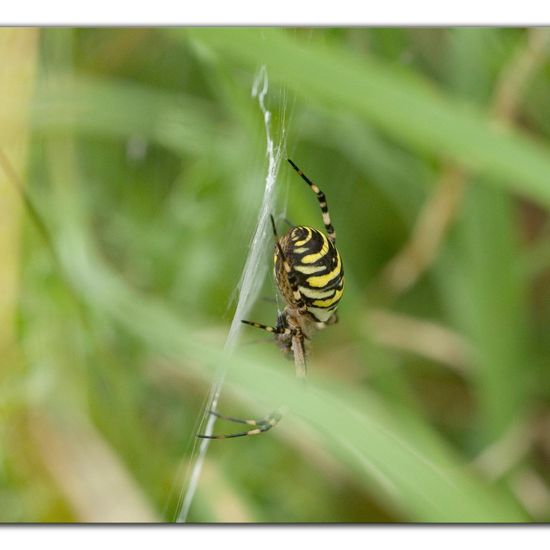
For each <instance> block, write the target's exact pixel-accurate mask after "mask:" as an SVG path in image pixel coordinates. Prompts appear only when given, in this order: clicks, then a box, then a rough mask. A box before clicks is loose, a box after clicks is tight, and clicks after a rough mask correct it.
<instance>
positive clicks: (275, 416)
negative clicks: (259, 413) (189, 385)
mask: <svg viewBox="0 0 550 550" xmlns="http://www.w3.org/2000/svg"><path fill="white" fill-rule="evenodd" d="M210 414H213V415H214V416H216V417H217V418H221V419H223V420H229V421H230V422H237V423H239V424H248V425H249V426H254V428H252V429H251V430H246V431H244V432H235V433H230V434H214V435H205V434H197V437H199V438H200V439H230V438H233V437H245V436H247V435H259V434H262V433H264V432H267V431H268V430H271V428H273V427H275V426H276V425H277V424H278V423H279V421H280V420H281V418H282V417H283V415H282V413H281V412H280V411H274V412H272V413H271V414H268V415H267V416H266V417H264V418H261V419H258V420H255V419H250V420H245V419H241V418H235V417H233V416H225V415H223V414H220V413H218V412H215V411H210Z"/></svg>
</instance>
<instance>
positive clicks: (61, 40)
mask: <svg viewBox="0 0 550 550" xmlns="http://www.w3.org/2000/svg"><path fill="white" fill-rule="evenodd" d="M549 33H550V31H548V30H546V29H512V28H507V29H497V28H485V29H482V28H475V29H473V28H472V29H470V28H457V29H442V28H439V29H420V28H406V29H397V28H395V29H384V28H377V29H352V28H346V29H313V30H312V29H286V30H285V29H223V28H217V29H207V28H194V29H147V28H139V29H138V28H135V29H114V28H110V29H107V28H106V29H93V28H88V29H68V28H66V29H53V28H52V29H43V30H39V29H3V30H0V44H2V48H1V49H0V55H1V56H2V64H1V66H2V68H1V69H0V81H1V82H2V87H1V89H2V94H3V98H2V102H0V103H1V106H0V119H1V121H2V125H1V128H2V129H1V130H0V201H1V204H0V208H1V211H2V217H1V222H0V223H1V224H2V231H1V234H0V254H1V257H0V285H1V288H0V298H1V301H0V304H1V308H2V309H1V311H0V314H1V319H2V323H1V325H0V358H1V359H2V362H1V363H2V367H1V369H0V376H1V385H0V411H1V414H0V434H1V438H0V521H3V522H71V521H84V522H86V521H129V522H131V521H172V520H173V519H174V517H175V516H176V515H177V509H178V505H179V497H180V492H181V491H182V490H185V488H186V487H185V483H186V477H185V472H186V471H188V467H189V464H190V463H192V461H193V460H194V459H195V457H196V454H195V452H194V449H195V448H196V439H195V433H196V431H197V429H198V427H199V421H200V419H201V417H202V415H203V412H204V411H203V408H204V403H205V399H206V396H207V395H208V392H209V388H210V385H211V384H212V381H213V380H214V378H215V372H216V371H217V369H219V368H220V367H226V368H227V373H228V374H227V381H226V384H225V386H224V392H223V394H222V401H221V404H220V410H222V411H223V412H225V413H227V414H233V415H236V416H244V417H249V416H251V415H252V416H260V415H263V414H265V413H267V412H268V411H269V410H270V408H271V407H273V406H276V405H278V404H279V403H281V402H284V403H285V404H287V405H289V406H290V407H291V410H292V414H289V415H288V416H287V417H285V418H284V420H283V421H282V422H281V424H280V425H279V426H278V427H277V428H276V429H275V430H273V431H271V432H269V433H268V434H266V435H262V436H261V437H249V438H241V439H236V440H230V441H216V442H213V443H212V444H211V446H210V448H209V451H208V453H207V455H206V461H205V467H204V472H203V475H202V477H201V480H200V484H199V489H198V492H197V495H196V498H195V500H194V502H193V506H192V508H191V513H190V516H189V520H190V521H193V522H234V521H235V522H236V521H241V522H412V521H428V522H439V521H443V522H465V521H467V522H487V521H494V522H505V521H506V522H531V521H535V522H546V521H549V520H550V467H549V464H550V435H549V434H550V376H549V374H548V372H549V368H550V338H549V337H548V326H550V218H549V216H548V208H549V206H550V179H549V177H550V176H549V174H550V123H549V121H550V63H549V58H548V53H547V52H548V51H549V50H548V48H549V47H550V34H549ZM262 64H265V65H266V66H267V70H268V73H269V78H270V91H269V95H268V98H267V103H268V107H269V109H270V110H271V111H272V112H273V115H274V125H275V126H276V127H279V128H282V127H284V128H285V131H286V144H287V153H288V156H290V157H291V158H293V159H294V160H295V161H296V162H297V164H298V165H299V166H300V167H302V168H303V170H304V171H305V172H306V173H307V174H308V175H309V176H310V177H311V178H313V179H314V180H315V181H316V182H317V183H318V184H319V185H320V186H321V187H322V188H323V190H324V191H325V193H326V194H327V197H328V201H329V204H330V208H331V214H332V218H333V221H334V224H335V227H336V230H337V232H338V242H339V249H340V252H341V254H342V256H343V259H344V264H345V273H346V292H345V295H344V298H343V301H342V303H341V306H340V307H341V309H340V322H339V324H338V325H336V326H334V327H330V330H326V331H324V332H323V333H319V334H317V335H316V337H315V338H314V341H313V352H312V355H311V358H310V361H309V378H310V381H309V385H308V388H307V390H306V391H305V392H304V391H303V390H302V389H301V388H300V387H298V386H297V385H296V383H295V381H294V379H293V372H292V370H293V368H292V366H291V365H290V364H289V363H287V362H285V361H284V359H282V358H281V357H280V356H279V352H278V350H277V349H276V348H275V346H273V345H271V344H270V340H269V338H268V337H266V336H264V335H263V334H257V333H255V332H254V331H253V330H252V329H251V330H245V331H244V332H243V335H242V344H243V345H241V346H240V348H239V349H238V350H237V351H236V353H235V354H233V355H232V356H230V357H227V356H226V355H225V354H224V353H223V352H222V351H221V350H222V348H223V343H224V339H225V336H226V334H227V330H228V327H229V324H230V322H231V319H232V311H233V307H234V302H233V301H232V297H233V296H234V293H235V289H236V286H237V283H238V281H239V277H240V273H241V270H242V268H243V265H244V262H245V259H246V255H247V251H248V246H249V243H250V239H251V235H252V234H253V231H254V227H255V223H256V217H257V213H258V209H259V206H260V202H261V197H262V194H263V181H264V177H265V169H266V159H265V135H264V128H263V120H262V116H261V113H260V111H259V108H258V104H257V102H256V101H255V100H254V99H253V98H252V97H251V86H252V82H253V80H254V75H255V74H256V72H257V70H258V68H259V67H260V66H261V65H262ZM279 186H280V188H281V194H280V196H281V205H280V206H281V209H284V208H285V207H286V215H287V217H288V219H289V220H291V221H292V222H293V223H296V224H307V225H313V226H316V227H319V226H320V225H321V224H320V215H319V212H318V207H317V204H316V202H315V201H314V200H313V198H312V196H311V194H310V192H309V191H308V190H307V188H306V187H305V186H303V185H302V184H301V183H300V181H299V180H298V179H297V178H296V175H295V174H294V173H293V172H292V170H290V169H289V168H287V167H286V166H285V165H283V166H281V170H280V175H279ZM23 189H24V191H23ZM267 253H268V254H267V256H266V258H268V256H269V251H267ZM266 261H269V260H268V259H266ZM274 292H275V287H274V283H273V280H272V279H271V278H268V280H267V281H266V282H265V287H264V292H263V295H264V296H265V297H266V298H268V300H260V301H258V303H257V305H256V306H255V309H254V311H253V314H252V315H251V318H252V319H254V320H258V321H260V322H264V323H270V322H272V321H274V320H275V309H276V305H275V304H274V303H273V302H272V301H270V300H269V299H272V298H273V297H274ZM231 429H232V426H230V425H227V424H223V423H219V424H218V425H217V426H216V431H217V432H220V431H221V432H224V431H231Z"/></svg>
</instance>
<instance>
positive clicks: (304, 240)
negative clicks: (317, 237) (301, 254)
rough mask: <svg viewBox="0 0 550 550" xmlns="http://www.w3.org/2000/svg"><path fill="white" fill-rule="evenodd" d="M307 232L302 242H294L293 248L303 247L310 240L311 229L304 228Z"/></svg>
mask: <svg viewBox="0 0 550 550" xmlns="http://www.w3.org/2000/svg"><path fill="white" fill-rule="evenodd" d="M305 229H306V230H307V237H306V238H305V239H303V240H302V241H296V242H295V243H294V244H295V246H304V244H306V243H307V242H308V241H309V240H310V239H311V229H310V228H309V227H306V228H305Z"/></svg>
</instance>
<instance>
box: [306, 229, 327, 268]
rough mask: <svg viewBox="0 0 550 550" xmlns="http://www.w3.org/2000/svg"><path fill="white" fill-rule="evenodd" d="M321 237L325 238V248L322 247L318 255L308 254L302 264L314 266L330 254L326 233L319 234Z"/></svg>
mask: <svg viewBox="0 0 550 550" xmlns="http://www.w3.org/2000/svg"><path fill="white" fill-rule="evenodd" d="M319 235H321V237H323V246H322V247H321V250H320V252H317V253H316V254H308V255H307V256H304V257H303V258H302V262H301V263H303V264H313V263H315V262H316V261H317V260H320V259H321V258H322V257H323V256H326V255H327V252H328V240H327V238H326V237H325V235H324V233H321V232H319Z"/></svg>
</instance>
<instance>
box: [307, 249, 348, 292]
mask: <svg viewBox="0 0 550 550" xmlns="http://www.w3.org/2000/svg"><path fill="white" fill-rule="evenodd" d="M336 257H337V258H338V262H337V264H336V267H335V268H334V269H333V270H332V271H331V272H330V273H327V274H326V275H318V276H317V277H309V278H308V279H307V284H308V285H309V286H315V287H317V288H323V287H324V286H327V285H328V284H329V282H330V281H332V279H335V278H336V277H338V275H340V272H341V271H342V262H341V260H340V254H338V252H336Z"/></svg>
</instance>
